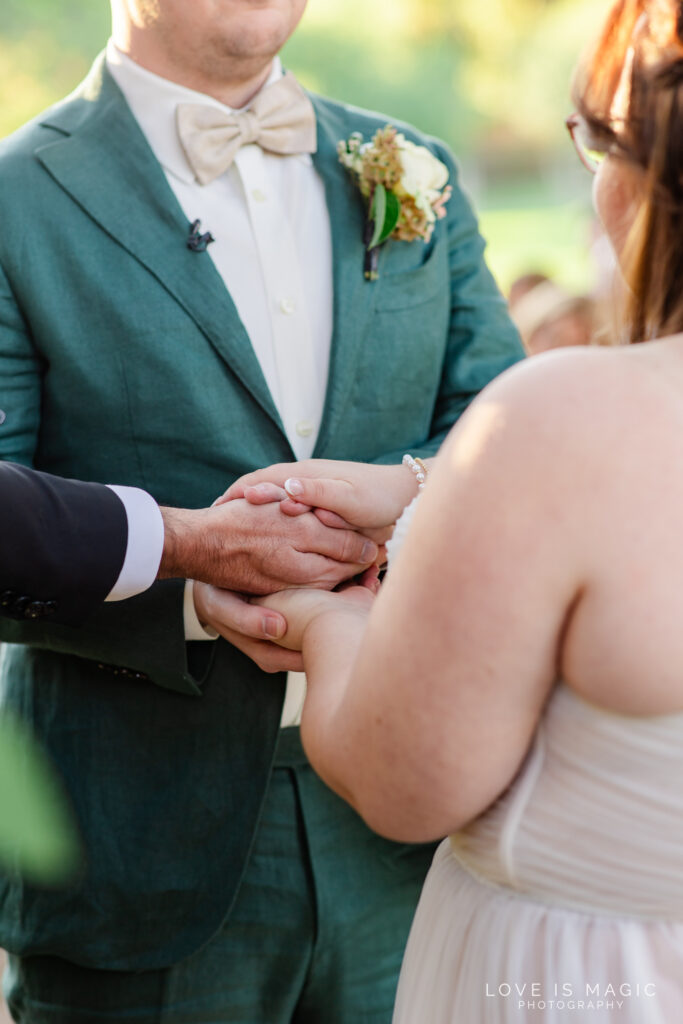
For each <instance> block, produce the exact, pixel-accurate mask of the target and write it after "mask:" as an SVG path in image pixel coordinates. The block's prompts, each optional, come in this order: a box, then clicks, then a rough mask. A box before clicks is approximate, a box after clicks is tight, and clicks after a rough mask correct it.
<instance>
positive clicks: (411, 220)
mask: <svg viewBox="0 0 683 1024" xmlns="http://www.w3.org/2000/svg"><path fill="white" fill-rule="evenodd" d="M337 152H338V153H339V160H340V162H341V163H342V164H343V165H344V167H346V168H347V169H348V170H349V171H350V172H351V174H352V176H353V178H354V179H355V181H356V184H357V185H358V187H359V189H360V191H361V194H362V195H363V196H364V197H365V199H366V200H367V202H368V213H367V219H366V222H365V228H364V231H363V244H364V245H365V262H364V266H363V269H364V272H365V277H366V278H367V280H368V281H376V280H377V278H378V277H379V275H378V273H377V261H378V256H379V247H380V245H382V243H383V242H386V240H387V238H397V239H399V240H400V241H402V242H413V241H415V239H416V238H421V239H423V241H425V242H428V241H429V239H430V238H431V237H432V231H433V230H434V225H435V224H436V222H437V220H440V219H441V218H442V217H445V216H446V209H445V207H446V203H447V202H448V200H449V199H450V197H451V194H452V192H453V189H452V188H451V186H450V185H448V184H447V182H448V168H447V167H446V165H445V164H443V163H442V162H441V161H440V160H437V158H436V157H435V156H434V154H433V153H431V152H430V151H429V150H428V149H427V147H426V146H416V145H415V143H414V142H411V141H410V140H409V139H406V137H405V135H403V134H401V132H398V131H397V130H396V129H395V128H393V127H392V126H391V125H387V126H386V128H380V130H379V131H378V132H377V133H376V134H375V137H374V138H373V140H372V142H363V136H362V135H361V134H360V132H354V133H353V135H351V136H350V137H349V138H348V139H347V140H346V141H343V140H342V142H340V143H339V145H338V146H337Z"/></svg>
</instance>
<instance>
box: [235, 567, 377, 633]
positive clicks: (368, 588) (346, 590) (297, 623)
mask: <svg viewBox="0 0 683 1024" xmlns="http://www.w3.org/2000/svg"><path fill="white" fill-rule="evenodd" d="M378 588H379V582H378V580H377V578H376V574H372V572H371V571H370V570H369V571H368V572H367V573H366V574H365V577H364V582H363V585H357V584H346V585H345V586H344V587H343V589H340V590H339V591H336V592H333V593H330V591H327V590H312V589H308V588H302V589H296V590H281V591H279V592H278V593H277V594H269V595H268V596H267V597H259V598H252V602H251V603H252V604H259V605H261V606H262V607H263V608H269V609H270V610H271V611H276V612H280V613H281V614H282V615H284V616H285V618H286V620H287V632H286V633H285V634H284V636H282V637H280V638H279V639H278V640H275V641H273V642H274V643H276V644H278V645H279V646H280V647H286V648H287V649H288V650H290V651H300V650H302V648H303V640H304V634H305V632H306V630H307V628H308V626H309V625H310V624H311V623H312V622H313V620H314V619H316V618H318V616H319V615H324V614H328V613H331V614H336V615H353V616H355V617H357V618H358V620H359V627H362V626H363V625H364V623H365V619H366V618H367V615H368V614H369V612H370V608H371V607H372V603H373V601H374V598H375V593H376V591H377V589H378Z"/></svg>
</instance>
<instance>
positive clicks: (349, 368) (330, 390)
mask: <svg viewBox="0 0 683 1024" xmlns="http://www.w3.org/2000/svg"><path fill="white" fill-rule="evenodd" d="M311 99H312V100H313V105H314V106H315V108H316V115H317V120H318V150H317V152H316V153H315V155H314V157H313V162H314V164H315V167H316V170H317V171H318V173H319V174H320V176H321V178H322V179H323V182H324V185H325V196H326V199H327V208H328V210H329V214H330V223H331V227H332V258H333V268H334V313H333V315H334V321H333V331H332V348H331V352H330V370H329V377H328V383H327V394H326V398H325V408H324V411H323V419H322V424H321V427H320V433H319V435H318V440H317V443H316V446H315V451H314V452H313V455H314V457H316V458H321V457H323V455H324V452H325V449H326V447H327V445H328V443H329V442H330V440H331V439H332V438H333V437H334V436H335V432H336V430H337V427H338V426H339V424H340V423H341V422H342V418H343V416H344V412H345V409H346V406H347V403H348V399H349V396H350V392H351V388H352V386H353V383H354V379H355V373H356V364H357V358H356V356H357V353H358V351H359V348H360V346H361V344H362V343H363V341H364V337H365V326H366V324H367V321H368V318H369V316H370V313H371V311H372V305H373V302H374V293H373V289H374V287H375V285H374V284H373V283H372V282H369V281H366V280H365V277H364V275H363V259H364V255H365V248H364V245H363V226H364V221H365V208H364V202H363V199H362V197H361V195H360V192H359V191H358V189H357V188H356V186H355V185H354V183H353V182H352V180H351V177H350V175H349V174H348V172H347V171H346V170H345V169H344V168H343V167H342V165H341V164H340V163H339V157H338V155H337V143H338V142H339V141H340V140H341V139H342V138H344V135H345V132H346V134H348V125H347V124H345V123H344V121H343V120H342V119H341V118H340V117H339V116H338V115H336V114H335V113H333V112H332V111H331V110H330V108H329V107H327V106H326V105H325V103H324V101H322V100H320V99H319V98H318V97H316V96H311Z"/></svg>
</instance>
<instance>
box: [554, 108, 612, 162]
mask: <svg viewBox="0 0 683 1024" xmlns="http://www.w3.org/2000/svg"><path fill="white" fill-rule="evenodd" d="M564 123H565V124H566V126H567V131H568V132H569V134H570V136H571V140H572V142H573V143H574V147H575V149H576V152H577V153H578V155H579V160H580V161H581V163H582V164H583V166H584V167H585V168H586V169H587V170H589V171H590V172H591V174H595V172H596V171H597V169H598V167H599V166H600V164H601V163H602V162H603V160H604V159H605V157H606V156H607V154H608V153H609V152H610V146H609V144H605V143H599V142H597V141H596V139H595V137H594V136H593V135H592V133H591V130H590V128H589V127H588V125H587V124H586V122H585V120H584V119H583V118H582V117H581V115H580V114H572V115H571V117H568V118H567V120H566V121H565V122H564Z"/></svg>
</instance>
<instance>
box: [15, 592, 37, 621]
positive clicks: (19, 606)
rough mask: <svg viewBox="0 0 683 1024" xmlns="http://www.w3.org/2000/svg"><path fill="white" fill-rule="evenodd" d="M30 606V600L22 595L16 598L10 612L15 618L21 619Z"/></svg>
mask: <svg viewBox="0 0 683 1024" xmlns="http://www.w3.org/2000/svg"><path fill="white" fill-rule="evenodd" d="M30 604H32V598H30V597H27V596H26V595H25V594H23V595H22V596H21V597H18V598H17V599H16V601H15V602H14V606H13V608H12V611H13V612H14V614H15V615H16V616H17V618H19V619H23V618H24V617H25V615H26V609H27V608H28V607H29V605H30Z"/></svg>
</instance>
